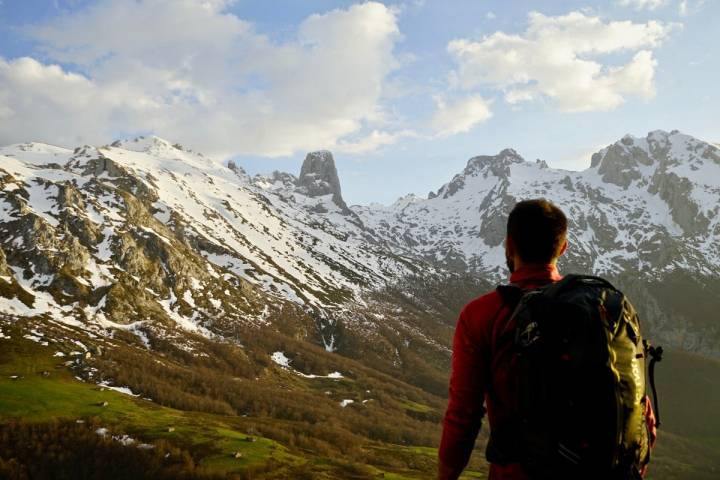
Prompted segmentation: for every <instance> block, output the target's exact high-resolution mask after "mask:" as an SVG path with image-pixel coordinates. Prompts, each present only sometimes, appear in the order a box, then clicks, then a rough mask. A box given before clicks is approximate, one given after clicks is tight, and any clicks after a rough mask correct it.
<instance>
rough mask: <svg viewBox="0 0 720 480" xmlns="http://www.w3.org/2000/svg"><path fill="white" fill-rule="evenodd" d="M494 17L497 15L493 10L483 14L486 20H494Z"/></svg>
mask: <svg viewBox="0 0 720 480" xmlns="http://www.w3.org/2000/svg"><path fill="white" fill-rule="evenodd" d="M496 17H497V15H495V12H487V13H486V14H485V18H487V19H488V20H494V19H495V18H496Z"/></svg>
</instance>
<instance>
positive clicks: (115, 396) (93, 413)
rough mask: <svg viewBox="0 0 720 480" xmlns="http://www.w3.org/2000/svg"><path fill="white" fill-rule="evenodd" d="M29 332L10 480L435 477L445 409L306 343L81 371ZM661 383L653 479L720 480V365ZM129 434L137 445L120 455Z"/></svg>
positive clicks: (22, 344) (13, 395)
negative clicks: (281, 359) (275, 357)
mask: <svg viewBox="0 0 720 480" xmlns="http://www.w3.org/2000/svg"><path fill="white" fill-rule="evenodd" d="M28 328H29V327H28V326H27V325H24V324H23V323H22V322H16V323H15V324H13V325H12V326H9V325H8V324H4V325H3V328H2V331H3V333H4V335H3V336H5V337H9V338H0V478H128V477H129V476H131V477H132V478H197V479H202V478H216V477H220V478H226V477H230V478H233V477H234V478H241V479H246V478H247V479H250V478H252V479H282V478H288V479H290V478H292V479H295V478H300V479H301V478H313V479H314V478H317V479H323V478H326V479H333V478H348V479H353V478H355V479H371V478H385V479H396V480H401V479H420V478H431V477H432V475H433V472H434V471H435V468H436V456H437V450H436V448H435V447H436V445H437V440H438V435H439V433H440V429H441V426H440V419H441V416H442V410H443V408H444V405H445V400H443V399H442V398H439V397H436V396H434V395H432V394H430V393H427V392H422V391H421V390H418V389H416V388H415V387H411V386H409V385H406V384H403V383H402V382H399V381H397V380H395V379H393V378H391V377H389V376H386V375H383V374H382V373H379V372H376V371H373V370H372V369H368V368H366V367H364V366H362V365H360V364H358V363H356V362H353V361H351V360H348V359H343V358H342V357H338V356H337V355H329V354H326V352H324V351H322V350H317V351H316V350H314V349H313V348H309V347H303V346H302V342H297V343H293V341H292V340H291V339H287V338H285V337H278V338H276V339H274V340H272V339H270V340H268V339H267V338H266V339H265V340H258V342H259V344H258V345H255V347H257V348H258V349H259V350H257V351H253V349H252V348H245V349H243V350H242V351H240V350H239V349H237V348H236V347H217V349H216V350H215V351H213V355H212V358H210V357H208V356H204V355H188V354H187V353H183V352H181V351H176V350H173V349H172V348H171V347H170V346H168V345H157V346H156V347H157V348H158V350H156V351H154V352H149V351H147V350H142V349H137V348H134V347H133V348H130V347H127V346H123V343H122V342H121V341H118V340H117V339H116V340H115V341H114V342H113V343H112V344H107V345H106V346H107V348H105V349H104V351H103V353H102V355H96V356H94V357H93V358H91V359H87V360H86V359H84V358H83V359H82V360H79V359H78V357H81V356H80V355H77V354H74V355H71V354H70V351H71V350H72V349H73V347H72V345H68V344H67V341H66V340H57V341H53V340H50V341H49V342H48V345H42V343H43V339H41V340H38V339H37V338H35V339H34V341H33V340H31V339H28V338H24V337H25V336H32V335H31V334H30V335H28V331H29V330H28ZM45 328H46V330H45V331H47V329H49V328H50V327H49V326H48V327H45ZM35 331H37V330H35ZM45 338H48V339H49V338H56V339H60V338H61V335H60V334H58V333H55V334H53V335H52V336H51V335H47V337H45ZM91 341H92V339H89V340H87V341H86V342H87V343H90V342H91ZM263 342H269V343H267V344H263ZM273 342H280V343H273ZM104 345H105V344H104ZM261 347H262V348H261ZM308 348H309V349H308ZM274 349H283V350H284V351H286V352H288V355H291V353H289V352H292V356H293V357H294V360H293V366H295V367H296V368H297V369H298V371H299V370H302V371H304V372H305V373H310V372H315V373H321V374H327V373H328V372H331V371H333V370H336V369H337V370H340V371H342V372H343V375H344V376H343V378H342V379H333V378H309V377H304V376H302V375H299V374H297V371H295V372H293V371H291V370H287V369H282V368H279V367H278V366H277V365H275V364H274V363H273V362H268V361H265V362H264V363H263V362H262V358H267V352H269V351H273V350H274ZM58 351H62V352H64V353H65V356H64V357H60V356H54V355H56V352H58ZM243 359H244V360H243ZM68 362H69V363H70V364H71V366H68V365H66V363H68ZM243 362H244V363H243ZM328 362H329V363H328ZM78 375H80V376H83V377H84V378H85V381H81V380H79V379H78V378H76V376H78ZM88 376H90V377H92V378H94V380H92V378H89V377H88ZM100 377H102V378H106V379H108V378H110V379H112V384H114V385H126V386H129V387H130V388H131V389H132V390H133V391H134V392H138V393H139V396H131V395H128V394H123V393H119V392H117V391H115V390H113V389H111V388H108V387H103V386H100V385H98V384H97V383H98V381H99V380H100ZM657 381H658V388H659V391H660V408H661V412H660V413H661V415H662V421H663V426H662V429H661V431H660V439H659V442H658V447H657V449H656V451H655V456H654V459H653V463H652V465H651V470H650V476H649V478H650V479H652V480H664V479H714V478H718V477H719V476H720V414H719V413H718V411H717V407H718V405H720V361H717V360H712V359H707V358H704V357H700V356H696V355H691V354H686V353H681V352H674V351H670V352H668V353H666V357H665V359H664V360H663V362H662V363H660V364H659V365H658V368H657ZM148 398H151V399H152V400H149V399H148ZM341 400H354V402H353V403H348V404H347V405H346V406H345V407H341V406H340V405H339V403H340V401H341ZM98 429H106V430H101V432H104V433H105V435H99V434H97V433H96V431H97V430H98ZM125 435H127V436H129V437H130V438H132V439H134V443H132V444H129V445H126V446H125V445H123V444H122V442H121V441H120V440H122V439H123V438H124V436H125ZM142 444H146V445H152V447H147V446H146V447H142V448H139V447H138V446H139V445H142ZM33 445H34V446H33ZM68 446H71V447H72V446H77V448H75V447H73V448H68ZM80 446H82V448H80ZM483 449H484V436H483V438H481V439H480V440H479V441H478V448H477V450H476V452H475V454H474V456H473V461H472V468H471V471H470V472H468V473H467V475H466V476H465V478H485V473H483V472H486V471H487V466H486V464H485V461H484V458H483ZM78 451H87V452H92V454H88V455H79V454H77V453H73V452H78ZM88 457H92V458H94V459H95V460H94V461H93V462H89V463H88V461H87V458H88ZM103 459H104V460H103ZM139 466H142V468H140V467H139ZM110 467H112V470H108V468H110ZM61 474H62V475H61Z"/></svg>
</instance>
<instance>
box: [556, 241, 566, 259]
mask: <svg viewBox="0 0 720 480" xmlns="http://www.w3.org/2000/svg"><path fill="white" fill-rule="evenodd" d="M567 248H568V241H567V238H566V239H565V240H564V241H563V244H562V246H561V247H560V253H558V257H561V256H562V255H563V254H564V253H565V251H566V250H567Z"/></svg>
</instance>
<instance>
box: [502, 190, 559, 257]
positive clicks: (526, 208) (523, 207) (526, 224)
mask: <svg viewBox="0 0 720 480" xmlns="http://www.w3.org/2000/svg"><path fill="white" fill-rule="evenodd" d="M566 234H567V217H565V214H564V213H563V211H562V210H560V209H559V208H558V207H557V206H555V205H554V204H553V203H552V202H549V201H548V200H545V199H544V198H537V199H533V200H523V201H522V202H518V203H517V204H516V205H515V207H514V208H513V209H512V211H511V212H510V215H509V216H508V222H507V236H508V237H509V238H511V239H512V242H513V244H514V245H515V248H516V249H517V254H518V256H519V257H520V259H521V260H522V261H523V262H525V263H549V262H550V261H552V260H553V259H554V258H555V257H556V256H557V255H558V253H559V251H560V248H561V247H562V244H563V242H564V241H565V235H566Z"/></svg>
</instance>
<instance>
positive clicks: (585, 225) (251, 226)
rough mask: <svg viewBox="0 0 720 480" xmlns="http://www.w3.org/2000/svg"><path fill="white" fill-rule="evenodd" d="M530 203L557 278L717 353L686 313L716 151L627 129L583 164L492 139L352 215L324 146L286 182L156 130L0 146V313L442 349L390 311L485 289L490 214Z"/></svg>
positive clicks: (718, 229) (155, 329)
mask: <svg viewBox="0 0 720 480" xmlns="http://www.w3.org/2000/svg"><path fill="white" fill-rule="evenodd" d="M541 196H543V197H548V198H550V199H552V200H553V201H555V202H556V203H557V204H558V205H559V206H561V207H562V208H563V209H564V210H565V211H566V212H567V213H568V216H569V217H570V222H571V225H570V242H571V248H570V250H569V252H568V255H567V258H566V259H565V260H564V261H563V265H562V266H563V268H564V270H566V271H569V270H575V271H591V272H594V273H597V274H603V275H607V276H610V277H611V278H613V279H615V280H616V281H618V282H620V284H621V286H622V287H623V288H624V289H626V290H627V291H628V292H629V293H631V294H632V295H633V298H634V299H637V300H636V303H638V305H639V308H640V310H641V312H644V313H645V314H646V316H647V317H648V322H649V324H650V326H651V328H652V329H653V331H654V333H655V334H656V335H658V336H660V338H661V339H663V340H665V341H667V342H671V343H672V344H674V345H676V346H681V347H684V348H686V349H690V350H696V351H701V352H705V353H710V354H715V355H717V354H720V345H719V343H720V342H718V339H719V338H720V333H718V328H717V327H716V326H714V325H713V324H712V322H709V321H708V319H707V318H705V313H704V312H706V311H707V312H712V311H715V310H716V308H717V307H720V297H719V294H718V291H720V289H718V288H717V287H718V286H720V280H719V279H720V243H719V242H718V240H719V239H720V223H719V222H720V221H719V220H718V208H720V207H719V206H718V205H720V150H719V149H718V148H717V147H716V146H714V145H711V144H709V143H706V142H702V141H700V140H698V139H695V138H693V137H690V136H687V135H683V134H680V133H678V132H675V131H673V132H670V133H667V132H662V131H656V132H651V133H650V134H648V136H647V137H645V138H635V137H631V136H626V137H624V138H623V139H621V140H620V141H618V142H617V143H615V144H613V145H610V146H608V147H607V148H605V149H603V150H601V151H600V152H598V153H596V154H595V155H594V156H593V158H592V164H591V166H590V167H589V168H588V169H586V170H584V171H582V172H572V171H564V170H557V169H551V168H549V167H548V166H547V164H546V163H544V162H542V161H537V162H526V161H524V160H523V159H522V158H521V157H520V156H519V155H518V154H517V153H516V152H515V151H513V150H509V149H508V150H503V151H502V152H500V153H499V154H498V155H496V156H479V157H474V158H471V159H470V160H469V161H468V164H467V167H466V168H465V169H464V170H463V172H461V173H460V174H458V175H456V176H455V177H454V178H453V179H452V180H451V181H450V182H449V183H447V184H445V185H443V186H442V187H441V188H440V189H439V190H438V191H437V192H435V193H432V194H431V195H429V197H428V198H426V199H421V198H418V197H415V196H412V195H410V196H407V197H403V198H401V199H399V200H398V201H397V202H395V203H394V204H392V205H389V206H382V205H376V204H373V205H370V206H350V207H348V206H347V205H346V203H345V201H344V200H343V198H342V193H341V188H340V179H339V178H338V175H337V170H336V168H335V164H334V160H333V157H332V154H331V153H330V152H327V151H321V152H313V153H310V154H308V155H307V157H306V159H305V161H304V163H303V165H302V169H301V171H300V176H299V177H296V176H294V175H292V174H289V173H282V172H273V173H272V174H270V175H263V176H255V177H250V176H249V175H247V174H246V173H245V172H244V171H243V169H242V168H241V167H239V166H237V165H235V164H234V163H232V162H231V163H229V164H228V165H227V166H225V165H222V164H221V163H219V162H217V161H214V160H212V159H208V158H205V157H203V156H202V155H201V154H198V153H194V152H190V151H187V150H185V149H183V148H182V147H181V146H179V145H172V144H171V143H169V142H167V141H165V140H162V139H159V138H157V137H148V138H142V137H141V138H138V139H135V140H131V141H118V142H115V143H113V144H111V145H108V146H103V147H92V146H83V147H79V148H76V149H75V150H67V149H63V148H58V147H54V146H50V145H44V144H38V143H30V144H21V145H12V146H8V147H4V148H1V149H0V297H2V298H0V311H1V312H3V313H4V314H6V315H8V316H11V317H16V316H22V317H37V318H39V319H40V318H42V319H44V320H43V321H50V322H56V323H59V324H63V325H69V326H73V327H74V328H81V329H84V330H86V331H90V332H93V334H94V335H98V334H101V335H111V334H112V332H114V331H119V330H124V331H127V332H130V333H133V334H134V335H135V336H136V337H137V338H138V341H140V342H144V343H146V344H149V343H150V341H151V340H152V338H154V337H157V336H165V337H168V336H173V335H176V336H178V338H179V337H182V338H183V341H184V342H187V345H188V348H192V340H191V338H192V335H194V334H200V335H203V336H205V337H209V338H215V337H224V338H227V337H228V336H231V334H232V332H233V331H234V328H236V326H237V325H243V326H254V327H258V328H264V327H265V326H266V325H273V326H275V327H276V328H278V326H279V325H283V324H286V323H288V321H289V320H288V319H289V318H291V317H292V318H299V319H302V320H299V322H300V323H299V324H301V325H304V326H303V327H302V328H300V327H298V330H297V332H296V334H297V335H300V336H304V337H306V338H309V339H313V340H314V341H315V342H317V343H320V344H322V345H324V346H325V347H326V349H328V350H335V349H338V348H340V350H341V351H342V347H343V343H342V342H343V341H345V342H347V343H357V342H366V343H368V344H370V343H371V340H372V342H375V340H376V339H377V338H378V337H382V338H384V339H385V342H386V344H387V345H385V346H384V347H383V348H384V349H385V350H387V351H388V352H389V354H388V355H389V357H393V356H395V357H398V356H399V352H398V350H399V349H400V348H402V346H403V345H404V346H405V347H407V346H408V345H410V343H411V340H412V343H413V345H422V347H416V348H427V349H430V350H432V351H434V352H436V353H437V354H438V355H444V356H447V352H448V348H447V347H448V345H447V342H446V340H447V339H446V338H443V339H438V338H436V337H437V335H436V334H435V333H436V332H435V330H434V326H433V325H432V322H430V323H428V322H427V321H424V322H419V321H417V316H414V315H413V314H411V313H410V310H409V309H408V302H409V304H410V305H414V306H416V307H418V308H417V311H422V310H423V308H422V306H423V305H429V301H428V298H429V297H428V296H427V295H424V294H423V293H422V288H426V287H427V284H428V283H430V284H433V285H435V287H433V288H436V287H437V286H438V285H443V282H455V283H454V284H455V285H457V283H458V282H461V283H462V282H463V281H464V280H463V278H474V279H479V280H486V281H488V282H491V283H493V282H500V281H502V280H503V277H504V275H505V273H504V270H503V265H504V256H503V250H502V248H503V247H502V240H503V237H504V228H505V219H506V215H507V213H508V212H509V210H510V208H512V205H513V204H514V203H515V202H516V201H517V200H519V199H523V198H532V197H541ZM419 279H421V281H420V280H419ZM465 283H466V286H467V288H468V289H472V288H474V284H472V283H467V282H465ZM419 284H421V286H418V285H419ZM403 286H404V287H406V288H403ZM440 288H441V287H440ZM667 289H670V290H669V291H670V292H672V291H675V292H678V291H680V290H681V289H684V290H682V291H683V292H684V293H683V294H682V297H683V298H684V299H685V300H687V299H690V298H695V297H698V298H700V300H699V301H691V302H686V303H689V304H688V305H686V304H685V303H683V299H677V301H675V300H674V299H672V298H670V297H671V295H667V293H666V292H667V291H668V290H667ZM388 291H393V292H395V293H394V294H393V295H387V294H384V293H383V292H388ZM441 291H442V289H441ZM398 292H399V293H398ZM477 293H479V292H477ZM443 295H444V294H442V293H440V294H439V296H440V297H441V298H440V299H438V298H437V297H438V295H435V297H436V298H433V302H435V303H438V302H440V303H442V301H443V300H442V297H443ZM450 295H451V294H450V293H448V296H450ZM700 304H702V308H701V307H699V306H698V305H700ZM428 308H430V307H428ZM428 311H429V312H431V313H430V315H432V311H433V310H432V309H430V310H428ZM187 332H190V334H191V335H189V336H188V335H186V333H187ZM301 332H304V333H301ZM342 332H349V333H346V334H344V340H343V337H342V335H343V334H342ZM353 332H355V334H357V335H355V337H358V338H359V340H358V338H354V339H352V340H351V339H350V337H351V336H352V335H353ZM390 337H392V339H390V340H388V338H390ZM368 348H377V346H376V345H373V346H372V347H368ZM398 358H399V357H398ZM396 360H397V358H396V359H395V360H394V361H396Z"/></svg>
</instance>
